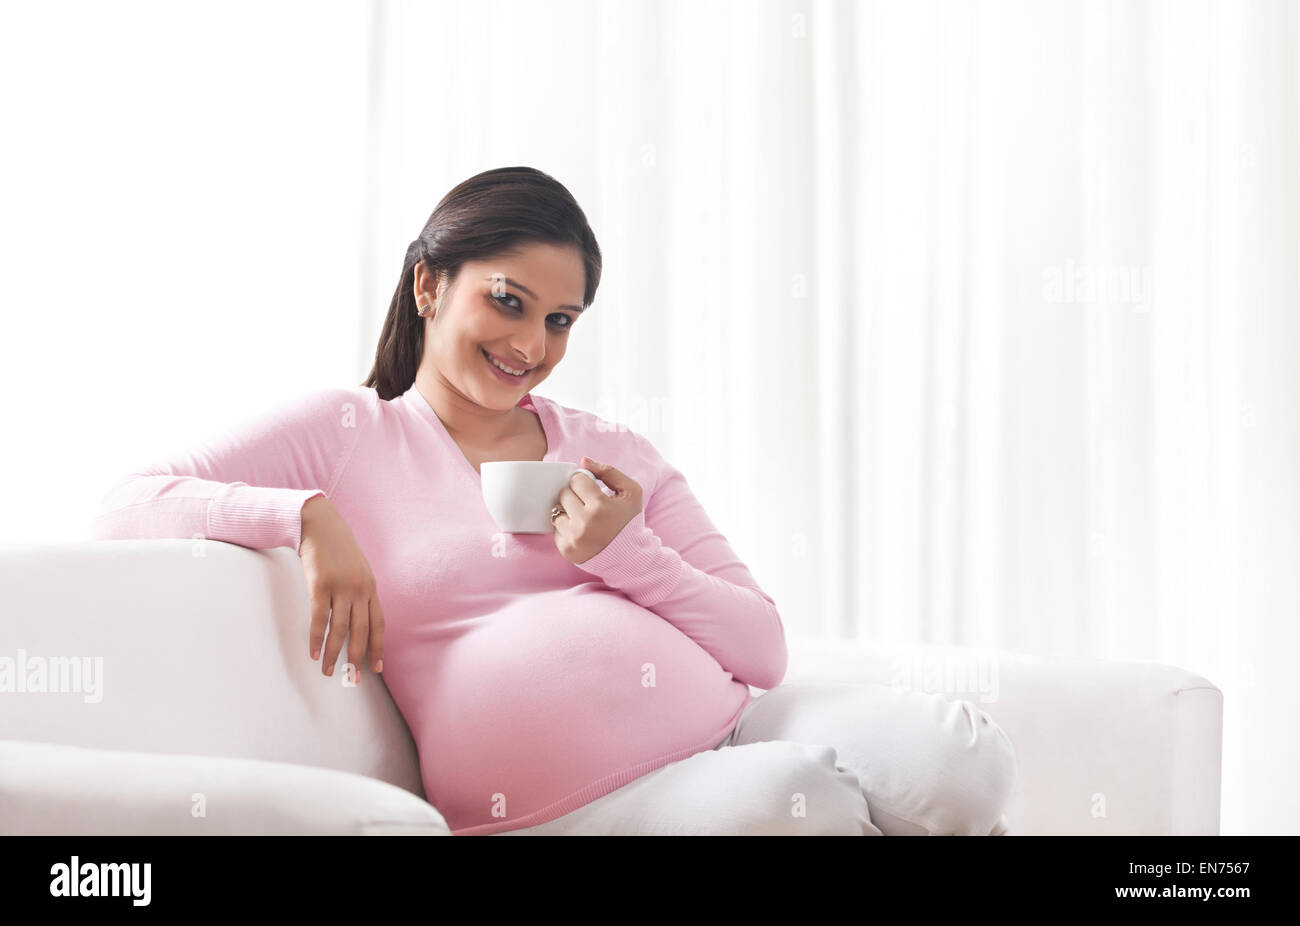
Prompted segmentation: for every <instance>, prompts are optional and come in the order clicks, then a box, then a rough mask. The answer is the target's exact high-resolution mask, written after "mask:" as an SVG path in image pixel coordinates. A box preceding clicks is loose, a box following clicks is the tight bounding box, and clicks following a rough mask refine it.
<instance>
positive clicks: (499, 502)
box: [479, 460, 604, 534]
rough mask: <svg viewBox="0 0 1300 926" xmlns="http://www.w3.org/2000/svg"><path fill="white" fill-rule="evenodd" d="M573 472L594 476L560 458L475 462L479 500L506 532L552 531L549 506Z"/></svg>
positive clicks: (548, 532)
mask: <svg viewBox="0 0 1300 926" xmlns="http://www.w3.org/2000/svg"><path fill="white" fill-rule="evenodd" d="M574 473H586V474H587V475H588V476H590V477H591V478H592V479H595V478H596V474H595V473H593V472H592V471H591V470H589V469H584V468H582V467H581V466H579V465H578V464H577V463H565V462H563V461H561V460H489V461H487V462H485V463H480V464H479V475H480V476H481V477H482V478H481V482H482V483H483V503H484V504H485V505H487V510H488V514H490V515H492V520H494V521H496V522H497V527H499V528H501V530H503V531H505V532H506V533H508V534H553V533H555V525H553V524H552V523H551V508H552V507H553V506H554V505H556V504H557V503H558V502H559V499H560V493H561V492H562V491H564V489H565V487H566V486H568V484H569V480H570V479H571V478H573V474H574ZM596 486H597V488H599V487H600V483H599V482H597V483H596ZM602 491H604V490H602Z"/></svg>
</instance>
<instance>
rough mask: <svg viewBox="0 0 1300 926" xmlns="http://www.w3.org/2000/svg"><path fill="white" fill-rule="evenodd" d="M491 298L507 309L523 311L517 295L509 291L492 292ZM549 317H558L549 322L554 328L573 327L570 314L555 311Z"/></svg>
mask: <svg viewBox="0 0 1300 926" xmlns="http://www.w3.org/2000/svg"><path fill="white" fill-rule="evenodd" d="M491 298H492V299H494V300H496V301H497V302H498V303H500V304H501V305H503V306H505V307H506V308H507V309H514V310H515V311H517V312H522V311H523V308H524V307H523V303H519V297H518V296H515V295H512V294H511V293H493V294H492V296H491ZM507 299H513V300H514V301H515V302H516V303H519V304H518V305H515V304H514V303H510V302H506V300H507ZM551 318H552V319H559V321H552V322H551V324H553V325H555V327H556V328H572V327H573V319H572V318H571V317H570V316H568V315H565V314H564V313H563V312H556V313H555V314H554V315H552V316H551Z"/></svg>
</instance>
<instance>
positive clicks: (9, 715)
mask: <svg viewBox="0 0 1300 926" xmlns="http://www.w3.org/2000/svg"><path fill="white" fill-rule="evenodd" d="M0 589H3V595H2V596H0V640H3V646H0V689H3V688H6V687H9V686H11V685H14V684H16V682H15V681H14V679H15V676H16V675H22V676H23V677H24V678H27V677H28V676H27V673H29V672H31V671H32V670H33V668H34V667H35V666H37V665H38V664H44V666H45V668H47V669H48V670H49V676H48V678H49V679H50V682H49V683H48V685H47V687H49V688H54V689H58V690H52V691H51V690H47V691H14V690H0V835H16V834H48V835H76V834H81V835H109V834H144V835H152V834H171V833H181V834H204V835H216V834H238V833H247V834H299V833H301V834H309V833H319V834H392V833H404V834H428V835H449V833H448V830H447V827H446V824H445V821H444V820H443V818H442V816H441V815H440V814H439V813H438V812H437V810H436V809H435V808H434V807H433V806H431V805H430V804H428V803H427V802H426V801H425V800H424V799H423V798H424V794H423V788H422V786H421V782H420V774H419V765H418V761H417V754H416V749H415V743H414V741H413V740H412V738H411V735H410V732H409V730H408V729H407V727H406V724H405V723H404V722H403V720H402V717H401V714H400V713H399V712H398V710H397V708H396V706H395V705H394V703H393V701H392V698H391V697H390V696H389V694H388V691H387V689H386V688H385V687H384V685H383V684H381V683H379V680H378V679H377V678H376V676H374V675H373V674H371V673H369V672H368V671H367V672H366V673H365V674H364V675H363V677H362V684H361V685H360V687H359V688H356V689H350V688H345V687H344V685H343V684H342V682H341V680H340V677H339V676H340V673H339V672H336V673H335V678H333V679H330V678H326V677H324V676H323V675H322V674H321V672H320V669H319V665H318V664H317V663H313V662H311V661H310V660H308V658H307V656H306V652H305V651H306V626H307V623H308V614H307V595H306V583H305V580H304V578H303V575H302V569H301V566H300V563H299V561H298V558H297V556H296V555H295V554H294V553H293V551H291V550H289V549H287V548H277V549H275V550H267V551H258V550H251V549H247V548H244V547H240V546H235V545H233V544H227V543H221V542H218V541H211V540H207V541H205V540H193V541H190V540H110V541H88V542H73V543H62V544H18V545H14V544H11V545H8V546H0ZM790 642H791V661H790V671H789V673H788V675H787V677H786V681H787V682H793V681H807V680H815V679H822V680H827V681H847V682H861V683H884V684H903V685H908V684H910V685H915V686H916V687H923V688H926V689H928V690H940V691H943V692H944V693H945V695H947V696H949V697H963V698H969V699H970V700H973V701H975V702H976V703H977V704H979V706H980V708H981V709H983V710H986V711H987V712H988V713H989V714H990V716H992V717H993V719H994V720H996V721H997V722H998V724H1000V725H1001V726H1002V728H1003V729H1004V730H1005V731H1006V732H1007V734H1008V735H1009V736H1010V737H1011V739H1012V741H1013V742H1014V744H1015V746H1016V750H1017V755H1018V758H1019V762H1020V770H1019V777H1018V779H1017V783H1016V788H1015V791H1014V793H1013V795H1012V800H1011V804H1010V806H1009V807H1008V810H1007V816H1008V818H1009V821H1010V829H1011V835H1034V834H1148V835H1162V834H1205V835H1212V834H1217V833H1218V831H1219V786H1220V761H1221V745H1222V717H1223V700H1222V693H1221V692H1220V691H1219V689H1217V688H1216V687H1215V686H1214V685H1212V684H1211V683H1210V682H1208V681H1206V680H1205V679H1204V678H1200V677H1199V676H1197V675H1194V674H1192V673H1190V672H1186V671H1183V670H1182V669H1178V668H1174V667H1171V666H1164V665H1157V664H1151V663H1117V662H1105V661H1098V660H1081V659H1049V658H1041V657H1033V656H1022V655H1016V654H1011V653H1005V652H996V653H989V652H978V651H975V650H971V649H966V648H961V647H935V646H930V647H926V646H919V647H893V646H890V647H882V646H872V645H862V644H845V643H842V642H834V641H822V642H817V641H808V640H799V639H793V638H792V639H791V641H790ZM72 657H78V658H77V659H76V660H75V661H74V660H73V659H72ZM80 657H87V658H86V659H85V660H84V661H83V660H82V659H81V658H80ZM96 659H98V660H100V662H98V663H97V662H96ZM345 659H346V652H345V653H344V654H343V655H341V657H340V663H342V662H343V661H344V660H345ZM4 660H9V662H8V667H9V669H10V670H11V671H10V672H9V675H8V679H9V681H5V678H6V676H5V669H4ZM59 660H63V661H61V662H60V661H59ZM97 665H99V666H101V667H102V669H101V671H100V672H96V671H95V666H97ZM85 668H89V669H90V671H89V672H88V673H86V674H85V675H81V674H80V672H79V671H78V670H80V669H85ZM14 670H22V671H14ZM968 670H969V671H968ZM96 691H98V695H96ZM755 691H757V689H755ZM97 697H98V699H96V698H97Z"/></svg>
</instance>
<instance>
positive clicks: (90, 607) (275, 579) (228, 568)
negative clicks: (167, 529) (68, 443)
mask: <svg viewBox="0 0 1300 926" xmlns="http://www.w3.org/2000/svg"><path fill="white" fill-rule="evenodd" d="M0 589H3V590H4V595H3V602H2V603H0V687H3V686H5V685H7V684H9V683H8V682H6V681H5V679H4V673H5V663H4V662H3V661H4V660H8V667H9V668H10V669H12V670H15V671H14V673H13V674H14V675H16V676H17V678H16V679H12V681H13V682H14V683H16V684H17V685H18V686H19V687H23V688H28V689H30V688H33V687H36V688H39V687H42V685H41V683H40V678H41V677H42V675H44V677H45V678H46V679H47V681H46V682H45V683H44V686H43V687H45V688H46V689H47V690H44V691H40V690H26V691H22V690H19V691H8V690H0V739H15V740H34V741H39V742H51V743H66V744H71V745H78V746H91V747H100V748H105V749H119V750H131V751H139V752H159V753H186V754H194V755H213V756H236V757H244V758H253V759H270V760H276V761H282V762H294V763H299V764H302V765H311V766H318V767H326V768H334V769H340V770H343V771H349V772H355V773H357V774H361V775H369V776H371V777H374V778H378V779H380V780H383V781H387V782H389V783H391V784H394V785H397V786H398V787H401V788H405V789H406V790H408V791H410V792H412V793H413V794H415V795H417V796H419V797H421V798H423V797H424V796H425V795H424V789H423V786H422V784H421V780H420V771H419V762H418V757H417V752H416V747H415V742H414V740H413V739H412V737H411V733H410V731H409V730H408V728H407V726H406V724H405V722H404V721H403V719H402V716H401V713H400V712H399V711H398V710H397V706H396V705H395V704H394V703H393V699H392V696H391V695H390V694H389V693H388V689H387V688H386V687H385V686H384V684H383V683H382V681H381V679H382V676H376V675H375V674H374V673H372V672H370V671H369V669H368V668H367V669H365V670H363V674H362V676H361V684H360V685H357V686H346V685H344V684H343V673H342V671H341V670H342V664H343V662H345V661H346V659H347V651H346V648H345V649H344V651H343V653H342V654H340V658H339V668H338V669H336V670H335V673H334V677H332V678H329V677H326V676H324V675H322V674H321V665H320V662H319V661H316V662H312V661H311V659H310V657H309V655H308V632H309V629H310V611H309V607H308V600H307V584H306V580H305V578H304V576H303V573H302V566H301V563H300V561H299V560H298V557H297V555H296V554H295V553H294V552H293V551H292V550H290V549H288V548H287V547H282V548H281V547H277V548H275V549H273V550H253V549H249V548H246V547H241V546H236V545H234V544H229V543H223V542H220V541H214V540H202V539H196V540H174V539H168V540H100V541H78V542H70V543H47V544H22V545H20V546H19V545H8V546H4V547H0Z"/></svg>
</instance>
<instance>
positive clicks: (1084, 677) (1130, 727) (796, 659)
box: [785, 638, 1223, 836]
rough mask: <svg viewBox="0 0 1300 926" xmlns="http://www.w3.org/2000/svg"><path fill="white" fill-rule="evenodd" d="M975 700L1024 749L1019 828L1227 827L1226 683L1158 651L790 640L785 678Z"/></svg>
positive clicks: (1017, 789)
mask: <svg viewBox="0 0 1300 926" xmlns="http://www.w3.org/2000/svg"><path fill="white" fill-rule="evenodd" d="M798 681H828V682H851V683H859V684H872V683H874V684H883V685H893V686H896V687H902V688H915V689H919V690H922V691H933V692H939V693H941V694H943V695H944V696H945V697H948V698H952V699H956V698H961V699H965V700H970V701H972V702H974V703H975V704H976V705H977V706H978V707H979V708H980V709H981V710H983V711H986V712H987V713H988V715H989V716H990V717H992V718H993V720H994V721H995V722H996V723H997V724H998V726H1000V727H1001V728H1002V729H1003V730H1004V731H1005V732H1006V734H1007V736H1009V737H1010V738H1011V742H1012V743H1013V744H1014V745H1015V748H1016V756H1017V760H1018V773H1017V777H1016V784H1015V786H1014V788H1013V789H1012V793H1011V798H1010V801H1009V803H1008V806H1007V818H1008V821H1009V823H1010V832H1011V835H1152V836H1155V835H1218V833H1219V808H1220V783H1221V771H1222V754H1223V692H1222V691H1220V690H1219V689H1218V688H1217V687H1216V686H1215V685H1213V684H1211V683H1210V682H1209V681H1207V680H1206V679H1205V678H1203V677H1201V676H1200V675H1197V674H1195V673H1193V672H1189V671H1187V670H1186V669H1180V668H1178V667H1176V666H1169V665H1162V664H1160V663H1153V662H1125V661H1119V660H1106V659H1091V658H1076V657H1063V656H1037V655H1029V654H1021V653H1012V652H1008V651H1003V650H985V649H976V648H974V647H965V646H945V645H934V644H931V645H908V644H889V643H873V642H870V641H842V640H824V639H815V638H802V639H791V640H790V668H789V671H788V672H787V673H786V678H785V682H786V683H791V682H798Z"/></svg>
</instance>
